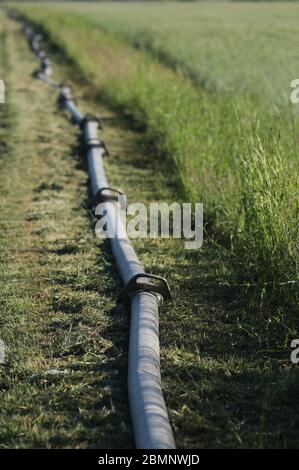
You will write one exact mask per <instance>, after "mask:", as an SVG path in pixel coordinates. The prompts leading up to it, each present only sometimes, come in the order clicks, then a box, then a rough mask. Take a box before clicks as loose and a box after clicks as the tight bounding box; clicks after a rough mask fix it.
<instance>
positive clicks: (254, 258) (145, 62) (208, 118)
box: [18, 3, 299, 308]
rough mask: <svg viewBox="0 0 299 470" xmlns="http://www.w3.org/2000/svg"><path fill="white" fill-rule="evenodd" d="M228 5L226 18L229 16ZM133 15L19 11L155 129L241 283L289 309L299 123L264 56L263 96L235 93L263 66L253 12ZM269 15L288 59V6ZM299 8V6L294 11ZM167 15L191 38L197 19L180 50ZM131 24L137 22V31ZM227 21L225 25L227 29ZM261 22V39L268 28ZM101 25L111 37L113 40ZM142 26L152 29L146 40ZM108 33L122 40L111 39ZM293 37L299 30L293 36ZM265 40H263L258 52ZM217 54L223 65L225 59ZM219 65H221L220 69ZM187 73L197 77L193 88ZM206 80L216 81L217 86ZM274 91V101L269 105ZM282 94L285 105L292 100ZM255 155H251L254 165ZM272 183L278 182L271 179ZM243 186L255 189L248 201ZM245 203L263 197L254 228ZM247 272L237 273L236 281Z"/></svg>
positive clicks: (151, 9)
mask: <svg viewBox="0 0 299 470" xmlns="http://www.w3.org/2000/svg"><path fill="white" fill-rule="evenodd" d="M160 7H161V10H160ZM226 7H227V8H228V10H227V13H225V8H226ZM125 8H126V6H124V5H120V4H115V3H114V4H113V5H107V4H104V5H103V4H100V5H86V3H84V6H82V5H80V4H79V5H78V4H76V7H75V12H73V11H72V12H70V10H69V7H68V6H67V5H60V6H57V5H56V4H55V8H52V7H51V5H50V4H47V6H43V7H38V6H36V5H34V6H33V5H29V6H28V5H26V6H22V7H20V6H18V9H19V10H20V11H22V12H23V13H25V14H26V15H27V17H28V18H29V19H30V20H32V21H36V22H37V23H38V24H39V25H40V26H41V27H42V28H43V29H44V30H45V31H46V33H47V34H48V37H49V38H50V40H51V42H52V43H53V44H55V45H56V46H58V47H60V48H61V49H62V50H63V51H64V53H65V55H66V56H67V57H68V58H70V59H71V61H72V63H73V64H76V66H77V69H78V71H79V72H80V74H81V75H82V76H83V77H84V78H85V79H86V80H90V81H93V83H95V84H96V85H97V86H98V87H99V88H100V89H101V90H102V93H103V94H104V95H105V96H106V98H107V99H108V100H109V102H110V103H112V104H114V105H117V106H121V107H122V108H123V109H125V110H126V112H127V113H129V114H130V115H132V116H133V117H134V119H135V121H136V122H137V123H139V124H140V125H143V126H144V125H145V126H146V130H147V136H148V138H149V140H151V141H152V142H155V148H156V154H157V158H159V159H160V160H162V159H163V160H164V163H165V166H170V165H171V166H172V168H173V170H172V171H173V172H174V174H175V177H176V179H177V186H178V187H180V188H181V196H182V197H185V198H189V199H191V200H192V201H202V202H203V203H204V205H205V217H206V221H208V225H207V227H206V228H207V231H208V232H209V234H211V233H214V234H216V235H217V239H218V241H220V243H221V244H222V245H223V246H224V247H226V248H228V249H231V248H232V247H233V250H234V255H236V256H237V257H238V258H239V259H240V260H241V263H242V265H243V269H242V270H241V271H242V273H243V275H242V276H241V277H240V278H239V279H238V281H239V282H240V284H246V283H247V284H251V285H254V284H255V285H256V286H257V289H256V290H257V295H261V294H262V293H263V292H264V291H269V292H268V293H269V295H270V296H271V295H272V294H273V295H274V296H275V299H276V300H279V303H281V304H282V305H287V306H292V308H293V307H294V306H297V305H298V289H294V286H296V284H291V283H290V281H294V280H297V279H298V252H299V250H298V225H297V214H298V182H297V181H298V178H297V175H298V145H297V143H296V141H295V139H294V133H296V132H297V127H298V122H297V119H295V120H294V119H293V117H292V115H291V113H290V112H289V109H288V106H287V104H286V102H285V101H283V99H282V98H281V94H280V95H279V96H280V98H279V100H278V101H276V100H275V99H274V98H273V96H272V95H271V99H270V102H271V105H270V107H269V108H270V109H267V105H269V101H268V98H269V94H267V89H268V88H267V87H266V86H265V81H263V82H261V80H260V77H261V76H263V77H264V74H267V73H268V72H269V67H270V65H271V64H270V65H269V64H268V62H267V61H265V64H264V67H262V68H261V70H260V71H259V72H257V74H256V75H253V76H252V75H250V74H249V76H250V84H251V85H252V81H253V79H255V80H256V83H257V86H256V90H257V91H256V93H253V86H249V85H248V83H249V82H248V81H247V82H246V81H245V82H246V83H245V85H244V90H245V93H244V94H243V95H240V94H239V93H237V86H238V85H239V84H240V83H242V84H243V83H244V80H243V78H244V76H246V77H247V76H248V73H247V71H248V70H253V69H254V70H255V71H257V70H258V69H257V65H256V66H255V68H254V67H253V65H252V63H251V62H252V61H253V60H257V58H254V54H253V53H252V52H251V51H250V50H249V48H248V41H247V40H245V37H246V33H247V32H248V31H249V30H250V28H253V25H255V23H253V18H254V16H253V12H254V11H255V10H254V8H253V6H252V7H251V6H245V5H228V4H225V5H222V7H221V9H220V11H221V14H219V13H217V14H216V13H215V14H214V13H213V12H215V10H214V9H213V8H214V5H213V6H207V5H204V6H203V7H202V5H201V4H200V5H199V4H193V5H187V7H186V13H185V14H184V16H183V19H181V17H180V12H182V10H183V11H185V5H179V4H172V5H154V4H147V5H144V6H140V5H139V6H138V5H137V6H136V14H135V15H134V14H132V20H131V19H130V17H129V14H126V15H125V16H124V18H125V21H124V22H123V21H122V18H123V15H124V9H125ZM134 8H135V4H134V6H133V5H132V6H131V7H130V6H128V9H129V12H130V13H132V11H133V9H134ZM143 8H144V9H143ZM170 8H171V10H170ZM217 8H218V7H217ZM255 8H259V6H255ZM262 8H263V10H262V11H263V12H264V14H266V11H267V12H268V13H269V17H270V19H269V24H268V23H267V27H269V28H270V26H271V24H272V25H273V27H274V28H276V29H275V31H276V32H277V34H278V37H279V38H280V35H282V37H283V41H282V43H281V45H280V47H279V48H278V52H277V54H276V55H275V60H278V59H279V58H281V57H282V56H283V55H284V53H285V49H286V43H287V41H288V40H289V34H288V35H287V37H285V36H284V29H283V28H285V27H286V25H289V24H293V23H292V19H291V18H290V15H289V14H288V13H285V14H283V15H282V22H283V25H284V26H283V27H282V28H278V26H277V24H278V23H277V21H278V20H277V16H278V14H280V13H281V12H282V13H283V11H284V10H283V9H284V8H286V7H285V6H284V7H282V6H280V9H279V10H277V9H276V8H275V9H274V13H273V15H272V14H271V10H270V9H271V8H272V6H269V10H267V7H266V6H263V7H262ZM296 11H297V10H296V6H294V13H296ZM142 12H143V13H144V15H147V14H149V15H150V17H151V15H152V18H153V22H150V24H151V25H152V27H151V28H149V27H148V26H146V25H145V23H144V21H147V20H144V18H143V19H141V17H142ZM159 12H160V13H161V18H162V20H161V21H162V23H161V22H159V25H160V26H159V27H158V26H157V24H158V23H157V22H156V23H155V21H154V20H155V18H156V16H157V15H159V14H160V13H159ZM176 12H177V13H176ZM192 12H193V13H194V14H195V17H196V18H197V19H198V21H200V22H202V23H201V30H200V31H201V36H200V39H199V40H195V38H196V31H197V27H198V26H197V23H196V22H192V20H191V18H192ZM248 12H250V14H248ZM101 13H102V15H101ZM167 13H171V15H172V20H171V25H172V26H171V27H172V28H173V30H174V31H175V32H177V31H185V29H186V28H187V26H186V24H189V23H190V30H189V28H187V29H188V35H187V36H186V41H188V48H187V46H186V42H185V40H184V39H183V37H182V38H180V39H179V41H178V39H177V36H175V38H176V41H175V44H176V46H175V50H174V39H173V36H172V34H176V33H170V32H169V28H168V27H166V23H167V22H168V15H167ZM97 14H98V16H97ZM164 14H165V16H163V15H164ZM271 15H272V16H271ZM134 18H136V19H137V21H136V24H135V23H134ZM225 18H226V19H227V22H228V24H226V23H225V21H224V20H225ZM230 18H231V19H230ZM166 20H167V21H166ZM271 21H272V23H271ZM133 23H134V24H133ZM204 24H206V27H204ZM120 25H122V26H120ZM154 25H155V26H154ZM221 27H222V29H221ZM255 27H256V31H257V34H259V31H260V29H259V28H260V27H261V25H260V23H258V24H257V25H256V26H255ZM159 28H160V29H159ZM163 28H164V29H163ZM242 28H243V30H244V31H243V30H242ZM103 30H105V31H109V34H107V33H104V32H103ZM140 30H142V31H143V33H142V34H141V36H140V34H139V33H140ZM79 31H80V34H79V35H78V32H79ZM211 31H213V34H215V35H216V32H217V31H218V34H217V35H216V39H215V40H214V41H211V45H210V47H214V49H213V55H212V53H210V54H208V52H209V51H210V48H207V50H205V49H203V51H204V52H202V47H203V46H204V47H205V46H206V42H207V38H209V37H210V33H211ZM241 31H243V32H242V34H241ZM262 31H263V33H261V34H262V37H266V36H267V31H268V30H267V29H266V30H265V31H264V29H263V30H262ZM292 31H293V30H292ZM111 33H113V34H116V36H117V37H113V36H112V34H111ZM156 33H157V34H156ZM240 34H241V39H242V40H241V41H240V44H239V45H238V52H237V51H236V50H235V49H234V54H235V55H236V57H235V59H234V61H233V59H232V57H231V53H232V51H233V49H232V44H235V43H236V37H239V36H240ZM293 34H294V35H295V32H294V31H293ZM223 35H224V36H225V38H227V44H226V43H225V41H223V37H224V36H223ZM81 36H84V37H85V38H86V40H85V41H84V42H82V41H81V40H78V38H79V37H81ZM120 37H122V38H125V39H126V40H127V41H130V42H131V43H132V44H135V43H136V40H137V38H138V41H139V40H140V41H139V42H138V44H139V45H141V46H142V48H143V49H144V50H146V51H148V50H149V51H150V53H151V55H155V56H156V57H157V58H159V59H160V60H163V61H164V62H166V63H167V64H168V65H169V64H171V65H172V67H173V68H175V69H177V66H179V67H180V70H183V74H178V73H176V72H173V71H171V70H170V69H167V68H165V67H163V66H162V65H159V64H158V63H157V62H155V61H154V60H153V59H151V58H150V56H149V55H147V54H146V53H144V51H143V52H138V51H134V50H133V49H130V48H128V47H127V46H126V45H125V44H124V43H123V42H121V41H120V39H119V38H120ZM203 37H204V39H202V38H203ZM165 38H167V39H165ZM193 39H194V41H193ZM190 41H191V42H192V47H191V48H190V47H189V44H190ZM260 41H261V39H260V38H259V41H258V45H259V44H260ZM135 45H136V44H135ZM177 45H178V46H179V47H177ZM224 46H225V47H226V48H227V51H226V54H222V52H223V47H224ZM276 46H277V47H278V45H277V40H276V37H274V39H273V41H272V42H270V41H268V42H267V47H266V49H265V50H263V51H261V50H260V47H259V46H256V47H257V51H259V54H262V55H263V56H267V57H268V56H270V55H271V57H274V55H273V51H274V50H276V49H275V48H276ZM271 48H272V49H271ZM199 50H200V51H201V54H200V56H199V60H198V61H195V60H194V58H195V56H196V55H197V53H198V51H199ZM288 51H289V49H288ZM205 54H207V57H206V56H205ZM237 54H239V55H237ZM289 54H290V55H289V56H288V57H289V59H290V60H291V61H294V60H295V58H294V57H293V55H292V54H291V52H290V51H289ZM244 56H246V57H249V58H250V60H249V61H248V62H249V64H250V65H248V64H247V63H246V65H245V64H244V62H242V60H243V58H244ZM95 57H96V58H97V60H96V61H95ZM111 57H113V61H111ZM220 58H223V60H224V62H223V61H221V60H220ZM277 58H278V59H277ZM273 60H274V58H273ZM279 60H280V59H279ZM225 61H226V62H228V63H235V67H234V68H233V69H232V67H230V74H229V73H228V72H227V70H226V68H225V64H226V62H225ZM211 63H212V65H211ZM292 63H293V62H292ZM213 64H217V65H215V67H214V66H213ZM256 64H257V63H256ZM274 64H275V62H274ZM272 65H273V64H272ZM192 67H193V68H192ZM199 67H200V68H199ZM250 67H251V68H250ZM233 70H234V71H235V72H234V73H233ZM287 70H289V73H290V74H291V73H295V71H293V69H292V68H291V69H290V68H289V69H287ZM222 72H223V73H222ZM284 74H285V71H284ZM284 74H282V75H279V77H277V74H275V77H276V78H275V80H276V81H275V83H274V82H273V87H274V89H275V90H278V88H279V86H282V81H283V80H285V77H286V75H284ZM180 75H181V76H180ZM186 76H190V77H191V81H190V80H189V79H188V78H187V77H186ZM217 76H223V80H224V85H223V86H222V87H221V86H216V85H215V86H212V84H213V83H214V82H215V80H216V79H217ZM207 77H210V78H211V83H210V82H208V79H207ZM292 78H293V76H289V78H288V79H289V82H290V81H291V79H292ZM269 80H270V78H269ZM194 81H196V83H198V84H201V85H202V86H203V87H204V89H202V90H197V89H196V88H195V87H194V86H193V82H194ZM289 82H288V83H289ZM226 83H228V86H226ZM254 83H255V82H254ZM230 84H231V85H230ZM247 85H248V86H247ZM271 86H272V85H271ZM275 87H276V88H275ZM212 89H213V91H214V92H213V93H211V90H212ZM265 94H267V99H266V98H265V99H263V95H265ZM277 95H278V92H277V93H275V97H276V96H277ZM282 95H283V96H284V99H285V93H283V94H282ZM272 98H273V99H272ZM278 102H279V103H280V104H281V107H280V110H279V112H278V111H277V110H276V108H275V107H274V105H276V104H277V103H278ZM282 103H283V104H282ZM259 142H261V145H262V147H263V148H264V149H266V152H267V155H268V157H267V158H266V159H265V160H264V167H263V173H262V181H260V179H259V177H258V176H257V172H255V171H254V170H253V171H252V173H251V175H249V176H248V178H247V176H246V175H247V172H246V165H247V164H248V161H249V160H250V161H251V162H252V165H253V166H254V162H255V159H254V156H255V155H257V153H258V152H259V145H260V144H259ZM277 145H278V146H279V159H280V161H281V165H280V170H279V171H280V175H279V178H276V180H275V182H276V183H278V184H279V185H280V187H279V188H278V189H277V191H273V192H271V191H268V192H267V195H266V196H265V198H264V196H263V195H262V197H256V196H255V195H256V191H257V188H258V185H259V184H260V185H261V187H260V189H258V191H260V190H262V188H263V187H265V185H266V184H267V181H268V180H269V178H270V179H271V177H272V175H273V174H274V173H275V171H276V169H277V166H276V160H277V158H278V157H277V155H275V153H273V149H275V148H276V146H277ZM268 149H269V150H268ZM246 155H247V156H246ZM248 155H251V156H252V157H250V158H248ZM245 162H247V163H246V164H245ZM244 176H245V179H244ZM270 184H271V185H272V187H274V183H273V182H272V181H271V183H270ZM244 188H246V196H245V197H244V195H245V192H244ZM282 191H285V192H286V194H285V197H284V198H283V199H280V198H279V194H281V193H282ZM246 199H248V201H251V200H253V199H254V201H255V207H254V211H255V212H254V213H255V214H256V213H259V214H261V217H259V220H258V221H257V223H256V224H255V225H254V227H253V226H252V220H253V212H252V213H250V211H248V207H249V204H248V202H246ZM266 199H267V202H265V201H266ZM285 200H288V217H286V218H285V219H284V224H283V225H281V223H280V221H281V219H282V218H283V216H282V214H283V213H284V209H285ZM269 204H270V205H271V208H272V212H271V213H272V215H273V218H272V220H271V221H269V212H268V207H269ZM274 224H275V227H274ZM249 226H250V227H251V228H253V229H254V230H251V229H250V230H247V229H246V227H247V228H248V227H249ZM273 228H274V231H275V233H276V236H275V237H276V239H277V240H278V239H279V244H280V248H279V250H271V249H270V245H269V243H268V242H269V236H265V233H268V234H270V233H271V230H272V229H273ZM270 236H271V235H270ZM231 241H233V243H231ZM273 243H275V240H274V241H273ZM248 247H250V249H251V251H252V254H251V255H250V263H248V257H249V256H248ZM281 250H282V251H284V253H285V256H284V257H283V259H284V260H290V262H283V263H282V260H281V257H280V258H278V256H279V253H280V252H281ZM266 253H267V254H268V255H269V256H270V257H271V262H270V263H266V264H265V262H264V259H265V256H264V255H265V254H266ZM273 266H275V267H276V269H275V270H273V269H272V267H273ZM244 267H246V269H244ZM241 271H240V270H239V275H240V272H241ZM287 308H288V307H287Z"/></svg>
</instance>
